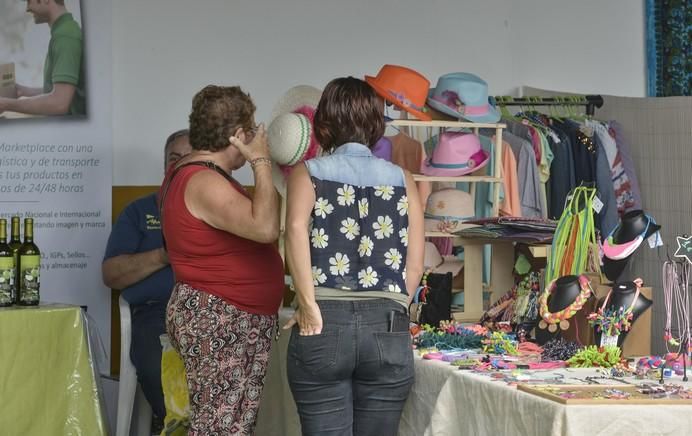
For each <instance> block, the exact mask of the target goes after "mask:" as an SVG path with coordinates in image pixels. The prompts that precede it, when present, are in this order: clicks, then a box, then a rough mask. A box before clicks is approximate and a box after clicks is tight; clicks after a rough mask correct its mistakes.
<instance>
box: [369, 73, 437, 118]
mask: <svg viewBox="0 0 692 436" xmlns="http://www.w3.org/2000/svg"><path fill="white" fill-rule="evenodd" d="M365 82H367V84H368V85H370V86H372V88H373V89H374V90H375V92H376V93H377V95H379V96H380V97H382V98H383V99H385V100H387V101H388V102H390V103H391V104H393V105H394V106H396V107H397V108H399V109H401V110H403V111H406V112H408V113H410V114H411V115H413V116H414V117H416V118H418V119H419V120H421V121H431V120H432V117H431V116H430V114H426V113H425V112H421V111H419V110H416V109H413V108H410V107H406V106H404V105H402V104H401V103H400V102H399V101H398V100H396V99H395V98H393V97H392V96H391V95H390V94H389V92H388V91H387V90H386V89H385V88H383V87H382V86H380V84H379V83H377V78H376V77H373V76H365Z"/></svg>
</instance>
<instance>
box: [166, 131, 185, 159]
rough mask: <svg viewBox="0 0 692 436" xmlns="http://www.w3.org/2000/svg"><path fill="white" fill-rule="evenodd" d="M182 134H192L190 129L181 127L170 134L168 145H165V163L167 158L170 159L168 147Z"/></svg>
mask: <svg viewBox="0 0 692 436" xmlns="http://www.w3.org/2000/svg"><path fill="white" fill-rule="evenodd" d="M182 136H188V137H189V136H190V130H189V129H180V130H177V131H175V132H173V133H171V134H170V135H168V138H166V145H164V146H163V162H164V164H165V163H166V160H167V159H168V147H169V146H170V145H171V144H172V143H173V141H175V140H176V139H178V138H180V137H182Z"/></svg>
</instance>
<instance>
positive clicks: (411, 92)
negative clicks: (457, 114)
mask: <svg viewBox="0 0 692 436" xmlns="http://www.w3.org/2000/svg"><path fill="white" fill-rule="evenodd" d="M365 81H366V82H367V83H368V85H370V86H372V87H373V89H375V92H377V94H379V96H380V97H382V98H384V99H385V100H387V101H388V102H390V103H392V104H393V105H395V106H396V107H398V108H400V109H402V110H405V111H406V112H408V113H410V114H411V115H413V116H414V117H416V118H418V119H419V120H423V121H430V120H431V119H432V117H431V116H430V114H429V113H426V111H427V110H428V109H427V108H426V107H425V100H426V98H428V88H429V87H430V81H429V80H428V79H426V78H425V77H424V76H423V75H422V74H420V73H419V72H417V71H413V70H412V69H410V68H406V67H402V66H400V65H384V66H383V67H382V68H380V72H379V73H377V76H375V77H372V76H365Z"/></svg>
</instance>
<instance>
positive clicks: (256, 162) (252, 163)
mask: <svg viewBox="0 0 692 436" xmlns="http://www.w3.org/2000/svg"><path fill="white" fill-rule="evenodd" d="M260 164H266V165H271V164H272V161H271V159H269V158H268V157H257V158H255V159H252V160H251V161H250V166H251V167H252V168H253V169H254V168H255V167H256V166H257V165H260Z"/></svg>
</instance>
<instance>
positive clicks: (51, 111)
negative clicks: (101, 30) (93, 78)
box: [0, 0, 86, 115]
mask: <svg viewBox="0 0 692 436" xmlns="http://www.w3.org/2000/svg"><path fill="white" fill-rule="evenodd" d="M26 11H27V12H28V13H30V14H32V15H33V16H34V22H35V23H36V24H41V23H47V24H48V25H49V26H50V43H49V44H48V54H47V55H46V61H45V64H44V67H43V88H30V87H27V86H22V85H19V84H17V85H16V87H17V97H24V98H16V99H14V98H0V114H2V112H5V111H13V112H20V113H24V114H30V115H86V96H85V93H84V82H85V81H84V56H83V53H84V44H83V42H84V41H83V38H82V29H80V27H79V24H78V23H77V22H76V21H75V19H74V18H73V17H72V14H70V13H69V12H68V11H67V9H66V8H65V0H27V2H26Z"/></svg>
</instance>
